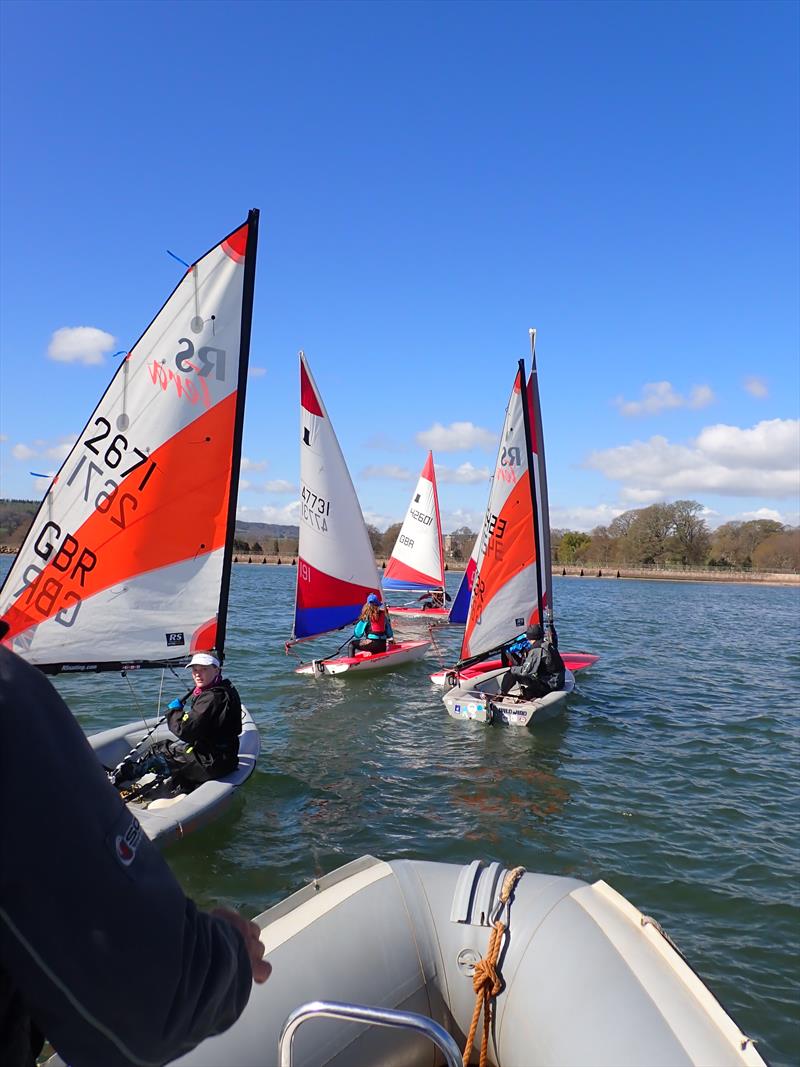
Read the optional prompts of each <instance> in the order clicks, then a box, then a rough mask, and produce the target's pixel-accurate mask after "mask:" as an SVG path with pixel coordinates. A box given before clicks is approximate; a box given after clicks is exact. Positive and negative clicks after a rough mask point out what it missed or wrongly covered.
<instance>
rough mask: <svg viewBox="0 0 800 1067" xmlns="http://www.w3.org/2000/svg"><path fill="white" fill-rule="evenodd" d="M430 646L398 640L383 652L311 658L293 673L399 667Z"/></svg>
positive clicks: (363, 671) (322, 673)
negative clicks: (323, 658) (331, 657)
mask: <svg viewBox="0 0 800 1067" xmlns="http://www.w3.org/2000/svg"><path fill="white" fill-rule="evenodd" d="M430 647H431V643H430V641H398V642H396V643H395V645H394V647H393V648H387V650H386V651H385V652H357V653H356V654H355V656H339V657H337V658H335V659H326V660H317V659H315V660H311V662H310V663H303V664H302V665H301V666H300V667H298V668H297V669H296V670H295V672H294V673H295V674H311V675H314V676H315V677H317V678H323V677H327V676H330V675H334V674H353V673H354V672H355V673H358V674H368V673H370V672H371V671H381V670H387V669H388V668H394V667H400V666H402V665H403V664H404V663H412V662H413V661H414V660H418V659H422V657H423V656H424V655H425V653H426V652H427V651H428V649H429V648H430Z"/></svg>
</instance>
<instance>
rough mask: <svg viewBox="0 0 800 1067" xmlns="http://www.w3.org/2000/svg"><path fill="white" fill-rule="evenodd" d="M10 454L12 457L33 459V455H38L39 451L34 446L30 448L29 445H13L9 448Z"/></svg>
mask: <svg viewBox="0 0 800 1067" xmlns="http://www.w3.org/2000/svg"><path fill="white" fill-rule="evenodd" d="M11 455H12V456H13V457H14V459H33V457H34V456H38V455H39V453H38V452H37V451H36V449H35V448H31V447H30V445H23V444H19V445H14V447H13V448H12V449H11Z"/></svg>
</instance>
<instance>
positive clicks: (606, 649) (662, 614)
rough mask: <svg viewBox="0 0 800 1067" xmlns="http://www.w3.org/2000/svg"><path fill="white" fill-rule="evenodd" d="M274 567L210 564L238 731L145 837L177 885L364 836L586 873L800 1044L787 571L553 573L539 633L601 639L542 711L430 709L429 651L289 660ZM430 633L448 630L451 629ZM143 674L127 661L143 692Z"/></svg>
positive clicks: (256, 878) (340, 857)
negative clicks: (234, 765) (363, 669)
mask: <svg viewBox="0 0 800 1067" xmlns="http://www.w3.org/2000/svg"><path fill="white" fill-rule="evenodd" d="M294 577H295V575H294V569H293V568H292V567H287V566H283V567H269V566H262V565H259V564H251V565H247V566H242V565H240V566H238V567H235V568H234V575H233V582H232V592H231V611H230V626H229V633H228V643H227V664H226V666H227V673H228V674H229V675H230V676H231V678H232V679H233V680H234V682H235V683H236V684H237V686H238V687H239V690H240V692H241V693H242V696H243V698H244V700H245V702H246V703H247V705H248V707H249V708H250V710H251V712H252V713H253V716H254V718H255V719H256V721H257V722H258V723H259V726H260V729H261V737H262V754H261V760H260V765H259V767H258V769H257V771H256V774H255V775H254V777H253V778H252V779H251V780H250V782H249V783H248V785H247V787H246V788H245V790H243V796H242V798H241V800H240V801H239V802H238V803H237V805H236V806H235V808H234V809H233V810H232V811H231V812H230V813H229V814H228V815H226V816H225V817H224V819H223V820H222V821H221V822H220V823H218V824H216V825H215V826H213V827H210V828H208V829H207V830H205V831H202V832H200V833H199V834H198V835H197V836H196V837H190V838H188V839H187V840H186V841H184V842H182V843H181V844H180V845H179V846H175V847H174V848H173V849H172V850H171V851H170V852H169V853H168V858H169V860H170V862H171V864H172V865H173V867H174V869H175V871H176V873H177V875H178V877H179V878H180V880H181V882H182V883H183V885H184V887H185V888H186V890H187V892H189V893H190V894H191V895H193V896H194V897H195V898H197V899H198V900H199V901H200V902H201V903H202V904H205V905H209V904H212V903H216V902H220V901H221V902H226V903H233V904H234V905H237V906H240V907H242V908H243V909H244V910H245V911H246V912H248V913H249V914H255V913H256V912H258V911H261V910H262V909H263V908H264V907H266V906H267V905H269V904H272V903H274V902H275V901H276V900H278V899H279V898H280V897H282V896H283V895H285V894H286V893H288V892H290V891H292V890H294V889H297V888H298V887H299V886H301V885H302V884H304V883H305V882H307V881H309V880H310V879H311V878H312V877H313V876H314V875H317V874H319V873H321V872H325V871H328V870H331V869H332V868H333V867H336V866H339V865H340V864H342V863H344V862H346V861H348V860H351V859H353V858H355V857H357V856H360V855H362V854H364V853H366V852H370V853H372V854H374V855H376V856H380V857H383V858H386V859H390V858H393V857H403V856H404V857H425V858H429V859H439V860H448V861H454V862H465V861H468V860H471V859H473V858H475V857H477V856H483V857H485V858H496V859H499V860H501V861H503V862H504V863H506V864H508V865H509V866H512V865H516V864H520V863H521V864H524V865H525V866H526V867H527V868H529V869H531V870H537V871H545V872H548V873H553V874H569V875H574V876H577V877H580V878H584V879H586V880H589V881H591V880H594V879H597V878H603V879H605V880H606V881H607V882H609V883H610V884H611V885H613V886H614V887H615V888H616V889H617V890H619V891H620V892H621V893H623V894H624V895H625V896H626V897H627V898H628V899H629V900H630V901H631V902H632V903H634V904H635V905H636V906H637V907H639V908H641V909H642V910H643V911H645V912H647V913H648V914H651V915H653V916H654V917H656V918H657V919H658V920H659V921H660V922H661V923H662V925H663V926H664V927H665V929H666V930H667V931H668V933H669V934H670V935H671V937H672V938H673V940H674V941H675V942H676V943H677V945H678V946H679V948H680V949H681V950H682V951H683V953H684V954H685V955H686V957H687V958H688V960H689V962H690V963H691V964H692V966H693V967H694V968H695V969H696V970H697V971H698V972H699V974H700V975H701V976H702V978H703V979H704V980H705V981H706V982H707V983H708V985H709V986H710V988H711V989H712V990H713V991H714V992H715V993H716V995H717V996H718V997H719V998H720V999H721V1000H722V1002H723V1004H724V1005H725V1006H726V1008H727V1009H728V1010H729V1011H730V1012H731V1013H732V1014H733V1015H734V1017H735V1018H736V1020H737V1022H738V1023H739V1024H740V1026H741V1027H742V1028H743V1029H744V1030H745V1031H746V1032H747V1033H748V1034H750V1035H752V1036H753V1037H755V1038H757V1039H758V1040H759V1047H760V1049H761V1051H762V1054H763V1055H765V1056H766V1057H767V1058H768V1059H769V1060H770V1061H771V1062H772V1063H773V1064H775V1065H776V1067H777V1065H788V1064H792V1063H798V1062H800V1037H799V1036H798V1034H799V1032H800V1026H798V988H799V986H800V982H799V981H798V958H799V957H800V951H799V949H800V922H799V921H798V920H799V919H800V892H799V891H798V869H799V868H800V847H799V842H798V823H799V822H800V820H799V819H798V814H800V796H799V793H798V779H800V774H799V773H798V772H799V771H800V759H798V693H800V623H799V622H798V619H799V618H800V590H797V589H789V588H766V587H760V586H748V585H730V586H728V585H714V584H685V583H673V582H660V581H659V582H636V581H617V580H613V579H612V580H607V579H602V580H597V579H580V578H563V579H562V578H558V579H556V586H555V604H556V610H557V618H558V621H559V633H560V637H561V645H562V648H564V649H570V650H579V649H583V650H588V651H593V652H597V653H599V654H600V655H601V656H602V659H601V661H600V663H599V664H597V665H596V666H595V667H594V668H593V669H591V670H590V671H587V672H583V673H582V674H580V675H579V676H578V691H577V693H576V695H575V696H574V697H573V698H571V700H570V701H569V704H568V710H567V712H566V714H565V715H564V716H563V717H562V718H561V719H560V720H558V721H556V722H554V723H551V724H546V725H544V726H542V727H540V728H538V729H537V730H536V731H527V730H512V729H507V728H487V727H485V726H482V725H478V724H475V723H464V722H459V721H456V720H453V719H450V718H449V717H448V716H447V714H446V712H445V710H444V706H443V705H442V703H441V701H440V697H439V694H438V691H437V690H435V689H434V688H433V687H432V686H431V685H430V683H429V681H428V672H429V670H431V669H433V668H434V667H435V666H436V665H437V664H436V660H435V659H434V658H433V657H432V658H431V660H430V661H426V662H424V663H421V664H412V665H410V666H408V667H406V668H401V669H400V670H398V671H396V672H394V673H388V674H384V675H382V676H381V675H377V676H374V677H372V678H369V677H367V678H357V677H356V678H350V679H347V680H345V679H342V680H338V681H337V680H336V679H326V680H324V681H317V680H314V679H306V678H300V677H296V676H295V675H293V674H292V673H291V666H292V664H293V662H294V661H293V660H291V659H287V658H286V657H285V655H284V652H283V642H284V640H285V639H286V637H287V636H288V634H289V631H290V628H291V618H292V604H293V595H294ZM457 577H458V576H456V575H452V576H451V578H452V582H453V585H455V584H456V579H457ZM339 640H340V638H338V637H334V638H333V639H331V640H330V641H328V642H327V643H326V645H325V651H330V650H332V648H334V647H335V646H336V645H337V644H338V643H339ZM439 640H440V643H441V644H443V645H445V646H448V647H449V648H450V649H451V650H454V649H455V647H456V645H457V643H458V641H459V640H460V631H458V632H452V633H448V634H447V635H446V636H445V637H444V638H440V639H439ZM308 648H309V646H305V649H306V650H308ZM318 654H319V653H318ZM323 654H324V653H323ZM159 680H160V675H158V676H156V675H155V674H154V673H153V672H142V674H141V675H139V676H138V677H136V678H135V679H134V684H135V686H136V690H137V693H138V694H139V697H140V699H141V701H142V704H143V706H146V707H147V710H148V711H150V710H152V703H151V702H150V698H151V696H152V694H153V693H155V692H157V688H158V684H159ZM182 684H183V679H181V685H182ZM57 685H58V687H59V689H60V690H61V692H62V693H63V694H64V695H65V697H66V699H67V701H68V703H69V704H70V706H71V707H72V708H73V710H74V711H75V713H76V714H77V715H78V717H79V718H80V720H81V723H82V724H83V725H84V727H85V728H86V729H87V730H91V729H97V728H99V727H101V726H105V725H109V724H112V723H117V722H119V721H125V719H131V718H134V717H135V713H134V714H132V713H131V700H130V693H129V689H128V683H127V682H126V681H120V679H119V677H118V676H100V677H95V678H87V677H82V678H78V677H70V678H65V679H63V680H58V682H57ZM179 691H180V687H179V685H178V683H177V682H173V681H172V680H171V679H170V678H169V676H168V678H167V682H166V689H165V692H166V694H167V699H170V698H171V697H172V696H174V695H176V693H177V692H179ZM123 717H124V718H123Z"/></svg>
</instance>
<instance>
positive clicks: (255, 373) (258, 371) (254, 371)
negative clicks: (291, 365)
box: [247, 367, 267, 378]
mask: <svg viewBox="0 0 800 1067" xmlns="http://www.w3.org/2000/svg"><path fill="white" fill-rule="evenodd" d="M266 373H267V368H266V367H248V369H247V374H248V376H249V377H250V378H263V377H264V375H265V374H266Z"/></svg>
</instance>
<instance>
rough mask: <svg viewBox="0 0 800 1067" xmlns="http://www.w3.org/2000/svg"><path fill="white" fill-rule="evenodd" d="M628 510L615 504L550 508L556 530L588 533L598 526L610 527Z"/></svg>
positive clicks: (552, 524) (552, 523)
mask: <svg viewBox="0 0 800 1067" xmlns="http://www.w3.org/2000/svg"><path fill="white" fill-rule="evenodd" d="M626 510H627V509H626V508H624V507H616V506H614V505H613V504H596V505H595V506H594V507H570V506H569V505H564V506H561V505H556V506H554V507H551V508H550V526H551V527H552V529H554V530H583V531H585V532H587V533H588V532H589V530H593V529H594V528H595V527H596V526H608V524H609V523H610V522H611V521H612V520H613V519H615V518H616V517H617V515H621V514H622V513H623V511H626Z"/></svg>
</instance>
